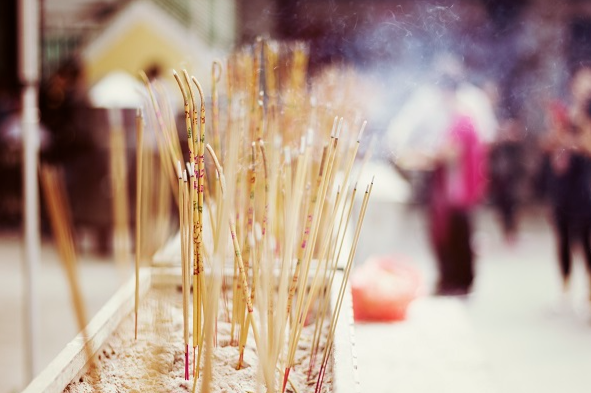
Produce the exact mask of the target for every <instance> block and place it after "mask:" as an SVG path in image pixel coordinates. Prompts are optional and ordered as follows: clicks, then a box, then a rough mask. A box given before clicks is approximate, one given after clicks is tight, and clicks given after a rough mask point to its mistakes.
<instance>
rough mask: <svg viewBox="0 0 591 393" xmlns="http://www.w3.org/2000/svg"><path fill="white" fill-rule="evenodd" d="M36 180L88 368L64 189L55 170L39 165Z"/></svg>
mask: <svg viewBox="0 0 591 393" xmlns="http://www.w3.org/2000/svg"><path fill="white" fill-rule="evenodd" d="M40 177H41V185H42V188H43V193H44V195H45V201H46V204H47V211H48V214H49V221H50V224H51V228H52V231H53V235H54V237H55V240H56V243H57V249H58V252H59V255H60V259H61V261H62V266H63V268H64V271H65V273H66V278H67V280H68V286H69V289H70V296H71V299H72V306H73V308H74V314H75V316H76V321H77V323H78V328H79V329H80V334H81V335H82V337H83V339H84V351H85V353H86V359H87V363H88V364H89V367H90V368H92V366H93V353H94V351H93V348H92V343H91V342H90V341H89V340H88V334H87V331H86V321H87V318H86V307H85V305H84V301H83V299H82V292H81V290H80V283H79V279H78V270H77V262H76V251H75V249H74V241H73V239H72V229H71V224H70V222H71V221H70V220H71V219H70V213H69V211H68V203H67V197H66V194H65V187H64V185H63V181H62V179H61V176H60V174H59V173H58V172H57V170H56V169H55V168H52V167H50V166H41V169H40Z"/></svg>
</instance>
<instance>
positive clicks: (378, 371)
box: [355, 199, 591, 393]
mask: <svg viewBox="0 0 591 393" xmlns="http://www.w3.org/2000/svg"><path fill="white" fill-rule="evenodd" d="M373 202H374V203H373V205H371V207H370V208H368V212H367V215H366V220H367V221H366V222H367V224H366V225H367V226H365V225H364V232H363V234H362V238H361V239H360V244H361V246H360V248H359V252H358V258H357V261H359V262H358V263H362V262H363V261H364V260H366V259H367V258H368V257H370V256H371V255H398V256H399V257H402V258H405V259H408V260H410V261H412V263H413V264H414V265H415V266H416V267H417V268H418V269H419V271H421V273H422V277H423V282H424V288H423V293H424V296H422V297H420V298H419V299H417V300H416V301H415V302H414V303H413V304H411V306H410V308H409V311H408V315H407V318H406V320H404V321H402V322H394V323H357V324H356V325H355V336H356V348H357V355H358V360H359V374H360V381H361V390H362V391H363V392H372V393H380V392H384V393H386V392H396V393H411V392H412V393H431V392H437V393H440V392H454V393H460V392H462V393H463V392H479V393H480V392H499V393H521V392H536V393H555V392H565V393H578V392H581V393H582V392H588V391H589V386H591V373H589V371H588V370H589V369H588V368H589V366H590V365H591V350H590V348H591V319H590V318H589V314H588V307H589V302H588V282H587V275H586V272H585V268H584V263H583V258H582V255H581V253H575V258H574V261H575V265H574V272H573V282H572V289H571V294H570V296H569V297H568V298H564V297H563V296H562V292H561V289H560V288H561V286H560V278H559V273H558V265H557V262H556V256H555V255H556V252H555V243H554V234H553V231H552V227H551V225H550V224H549V222H548V220H547V214H546V211H545V210H544V208H543V207H539V206H538V207H528V208H527V209H525V210H524V211H523V212H522V213H521V216H520V223H519V225H520V231H519V236H518V239H517V241H516V242H515V243H514V244H512V245H508V244H506V243H505V241H504V239H503V236H502V235H501V231H500V226H499V225H498V222H497V219H496V216H495V214H494V212H493V211H492V210H491V209H490V208H480V209H479V211H478V212H477V214H476V220H475V235H474V243H475V244H474V245H475V249H476V251H477V254H478V255H477V262H476V271H477V273H476V274H477V275H476V281H475V285H474V291H473V293H472V294H471V295H470V296H468V297H466V298H459V297H433V296H429V295H428V294H429V293H430V291H431V289H432V287H433V283H434V280H435V271H434V266H435V261H434V259H433V256H432V254H431V252H430V250H429V246H428V242H427V239H426V236H425V230H424V229H425V228H424V222H425V220H424V216H423V212H422V211H421V210H420V209H418V208H416V207H412V206H408V205H404V204H400V203H393V202H392V201H389V200H385V199H382V200H377V201H373ZM370 223H371V224H370Z"/></svg>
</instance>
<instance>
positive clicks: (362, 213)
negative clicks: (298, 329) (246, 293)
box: [315, 179, 373, 393]
mask: <svg viewBox="0 0 591 393" xmlns="http://www.w3.org/2000/svg"><path fill="white" fill-rule="evenodd" d="M372 188H373V179H372V181H371V184H369V185H368V186H367V189H366V191H365V195H364V196H363V202H362V203H361V211H360V213H359V218H358V220H357V226H356V227H355V235H354V236H353V244H352V246H351V251H350V252H349V259H348V260H347V265H346V267H345V271H344V273H343V281H342V282H341V287H340V289H339V294H338V297H337V300H336V307H335V312H334V314H333V316H332V320H331V322H330V328H329V332H328V337H327V340H326V345H325V347H324V355H323V357H322V364H321V366H320V373H319V374H318V381H317V383H316V389H315V393H319V392H320V389H321V388H322V382H323V380H324V374H325V372H326V365H327V363H328V355H329V353H330V351H331V349H332V342H333V339H334V332H335V329H336V324H337V322H338V320H339V315H340V312H341V306H342V304H343V298H344V296H345V288H346V286H347V283H348V280H349V274H350V272H351V267H352V265H353V258H354V257H355V252H356V251H357V243H358V242H359V234H360V233H361V226H362V225H363V219H364V218H365V211H366V210H367V203H368V201H369V197H370V195H371V191H372Z"/></svg>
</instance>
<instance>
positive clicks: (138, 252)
mask: <svg viewBox="0 0 591 393" xmlns="http://www.w3.org/2000/svg"><path fill="white" fill-rule="evenodd" d="M135 129H136V169H135V170H136V179H135V181H136V187H135V296H134V314H135V329H134V337H135V339H136V340H137V329H138V327H137V326H138V324H137V321H138V313H139V304H140V263H141V257H142V224H143V222H142V187H143V184H142V165H143V162H142V158H143V157H142V156H143V145H144V142H143V141H144V118H143V116H142V110H141V109H139V108H138V110H137V112H136V118H135Z"/></svg>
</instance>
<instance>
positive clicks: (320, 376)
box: [314, 362, 326, 393]
mask: <svg viewBox="0 0 591 393" xmlns="http://www.w3.org/2000/svg"><path fill="white" fill-rule="evenodd" d="M325 370H326V364H325V363H324V362H323V363H322V366H320V372H319V373H318V381H317V382H316V388H315V389H314V393H320V390H321V389H322V382H323V381H324V372H325Z"/></svg>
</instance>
